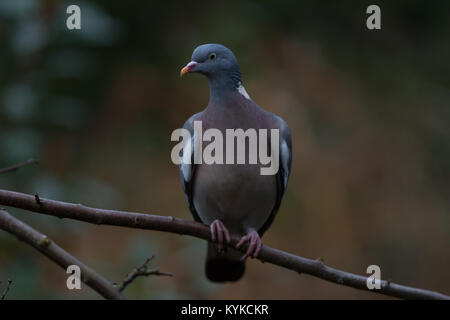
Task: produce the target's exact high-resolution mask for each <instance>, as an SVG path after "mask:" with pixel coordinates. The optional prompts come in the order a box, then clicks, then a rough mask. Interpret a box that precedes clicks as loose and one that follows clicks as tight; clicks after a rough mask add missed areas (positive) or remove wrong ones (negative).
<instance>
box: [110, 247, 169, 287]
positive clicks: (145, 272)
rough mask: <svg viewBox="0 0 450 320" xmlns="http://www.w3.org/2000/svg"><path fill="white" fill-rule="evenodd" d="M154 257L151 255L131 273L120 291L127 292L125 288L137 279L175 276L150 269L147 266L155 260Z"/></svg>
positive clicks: (123, 282)
mask: <svg viewBox="0 0 450 320" xmlns="http://www.w3.org/2000/svg"><path fill="white" fill-rule="evenodd" d="M154 257H155V256H154V255H151V256H150V257H148V258H147V259H145V261H144V262H143V263H142V264H141V265H140V266H139V267H137V268H135V269H134V270H133V271H132V272H130V273H129V274H128V275H127V277H126V278H125V279H124V280H123V281H122V284H121V285H120V286H119V291H120V292H122V291H123V290H125V288H126V287H127V286H128V285H129V284H131V283H132V282H133V281H134V279H136V278H137V277H148V276H153V275H155V276H169V277H171V276H173V274H172V273H170V272H161V271H159V270H155V269H148V268H147V265H148V263H149V262H150V261H151V260H152V259H153V258H154Z"/></svg>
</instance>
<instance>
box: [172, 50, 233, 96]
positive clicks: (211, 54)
mask: <svg viewBox="0 0 450 320" xmlns="http://www.w3.org/2000/svg"><path fill="white" fill-rule="evenodd" d="M191 60H192V61H191V62H189V63H188V64H187V65H186V66H185V67H184V68H183V69H182V70H181V76H183V75H185V74H188V73H200V74H203V75H205V76H206V77H207V78H208V80H209V84H210V88H211V96H212V97H214V96H217V95H221V94H223V93H226V92H228V91H230V90H237V89H238V88H239V86H240V85H241V84H242V78H241V71H240V68H239V64H238V62H237V59H236V57H235V56H234V54H233V52H232V51H231V50H230V49H228V48H227V47H225V46H223V45H220V44H214V43H209V44H203V45H201V46H198V47H197V48H196V49H195V50H194V52H193V53H192V58H191Z"/></svg>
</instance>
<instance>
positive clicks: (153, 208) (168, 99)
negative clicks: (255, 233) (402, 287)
mask: <svg viewBox="0 0 450 320" xmlns="http://www.w3.org/2000/svg"><path fill="white" fill-rule="evenodd" d="M69 4H77V5H79V6H80V7H81V14H82V21H81V23H82V29H81V30H79V31H69V30H68V29H67V28H66V22H65V20H66V18H67V16H68V15H67V14H66V8H67V6H68V5H69ZM369 4H378V5H379V6H380V7H381V11H382V14H381V18H382V30H378V31H370V30H368V29H367V28H366V18H367V17H368V15H367V14H366V8H367V6H368V5H369ZM449 16H450V2H449V1H411V0H409V1H376V2H368V1H367V2H366V1H359V2H356V1H285V2H280V1H227V2H224V1H222V2H214V1H189V2H188V1H186V2H185V3H181V2H171V1H159V2H153V1H127V2H124V1H69V2H65V1H57V0H48V1H31V0H3V1H1V2H0V41H1V43H0V167H6V166H9V165H12V164H15V163H17V162H21V161H24V160H26V159H28V158H38V159H40V160H41V165H40V166H38V167H28V168H24V169H22V170H20V171H18V172H16V173H9V174H5V175H2V176H0V188H3V189H9V190H15V191H20V192H25V193H32V194H34V193H35V192H39V194H40V195H41V196H42V197H46V198H52V199H56V200H62V201H69V202H76V203H83V204H85V205H89V206H97V207H102V208H110V209H123V210H130V211H138V212H148V213H155V214H160V215H173V216H176V217H180V218H188V219H191V217H190V214H189V212H188V209H187V207H186V204H185V200H184V195H183V192H182V189H181V185H180V181H179V173H178V168H177V166H175V165H174V164H172V162H171V161H170V150H171V148H172V146H173V145H174V143H173V142H171V141H170V135H171V132H172V131H173V130H174V129H176V128H179V127H181V126H182V125H183V123H184V121H185V120H186V119H187V118H188V117H189V116H190V115H191V114H193V113H195V112H198V111H200V110H201V109H202V108H204V107H205V106H206V104H207V102H208V94H209V90H208V87H207V81H206V79H204V78H203V77H200V76H198V75H193V76H188V77H186V78H183V79H182V80H181V79H180V77H179V70H180V68H181V67H183V66H184V65H185V64H186V63H187V62H189V61H190V56H191V53H192V51H193V49H194V48H195V47H196V46H197V45H200V44H203V43H209V42H215V43H221V44H224V45H226V46H228V47H229V48H231V49H232V50H233V51H234V53H235V55H236V56H237V58H238V60H239V62H240V65H241V70H242V73H243V79H244V84H245V87H246V89H247V91H248V93H249V94H250V96H251V97H252V99H253V100H254V101H255V102H256V103H258V104H259V105H261V106H262V107H264V108H265V109H267V110H269V111H272V112H275V113H277V114H278V115H280V116H282V117H283V118H284V119H286V120H287V122H288V123H289V126H290V127H291V131H292V136H293V150H294V155H293V165H292V167H293V170H292V174H291V180H290V183H289V187H288V190H287V194H286V196H285V199H284V203H283V204H282V207H281V210H280V212H279V214H278V217H277V219H276V220H275V223H274V224H273V226H272V228H271V229H270V230H269V231H268V232H267V234H266V235H265V236H264V238H263V241H264V243H266V244H268V245H270V246H273V247H276V248H279V249H282V250H286V251H288V252H292V253H295V254H298V255H302V256H305V257H309V258H318V257H322V258H324V259H325V262H326V263H327V264H329V265H331V266H333V267H337V268H340V269H344V270H346V271H350V272H354V273H359V274H364V273H365V271H366V268H367V266H368V265H371V264H377V265H379V266H380V267H381V273H382V277H383V278H385V279H392V280H394V281H396V282H399V283H402V284H406V285H412V286H417V287H422V288H425V289H433V290H438V291H442V292H444V293H447V294H448V293H450V275H449V272H448V270H449V268H450V250H449V243H450V211H449V210H450V197H449V192H450V180H449V179H450V129H449V123H450V90H449V89H450V60H449V58H448V57H449V56H450V39H449V38H450V19H449ZM10 212H11V213H12V214H14V215H15V216H17V217H19V218H21V219H23V220H24V221H25V222H26V223H28V224H30V225H31V226H33V227H35V228H37V229H38V230H40V231H41V232H43V233H45V234H47V235H48V236H49V237H51V238H53V239H54V240H55V241H56V242H57V243H59V244H60V245H61V246H62V247H63V248H65V249H67V250H68V251H69V252H71V253H72V254H74V255H75V256H77V257H78V258H80V259H81V260H82V261H84V262H85V263H86V264H88V265H90V266H91V267H93V268H95V269H96V270H97V271H99V272H100V273H102V274H103V275H105V276H106V277H107V278H108V279H110V280H111V281H120V280H122V279H123V278H124V276H125V275H126V274H127V273H128V272H129V271H131V269H132V268H134V267H135V266H137V265H139V264H140V263H141V262H142V261H143V260H144V259H145V258H146V257H147V256H149V255H150V254H155V255H156V258H155V260H154V261H153V262H152V264H151V266H154V267H158V268H159V269H161V270H163V271H169V272H173V273H174V274H175V277H173V278H166V277H152V278H142V279H140V280H137V281H135V282H134V283H133V284H132V285H131V286H130V287H129V288H128V289H127V291H126V294H127V296H128V297H130V298H138V299H144V298H145V299H166V298H192V299H202V298H207V299H215V298H219V299H220V298H228V299H315V298H330V299H336V298H339V299H353V298H370V299H372V298H381V296H378V295H375V294H371V293H367V292H360V291H357V290H354V289H350V288H346V287H342V286H338V285H335V284H330V283H327V282H325V281H323V280H320V279H316V278H312V277H310V276H307V275H300V276H298V275H297V274H295V273H293V272H291V271H289V270H285V269H282V268H279V267H276V266H273V265H270V264H261V263H260V262H259V261H253V260H252V261H249V262H248V264H247V273H246V275H245V277H244V278H243V279H242V280H241V281H240V282H238V283H236V284H227V285H216V284H213V283H210V282H208V281H207V280H206V278H205V276H204V273H203V267H204V266H203V263H204V255H205V252H206V251H205V248H206V244H205V242H204V241H202V240H199V239H194V238H189V237H179V236H176V235H172V234H163V233H158V232H152V231H140V230H130V229H124V228H116V227H105V226H95V225H90V224H85V223H81V222H76V221H60V220H59V219H56V218H52V217H47V216H43V215H38V214H34V213H29V212H24V211H20V210H13V209H11V210H10ZM66 277H67V275H66V274H65V272H64V271H63V270H61V269H60V268H59V267H57V266H56V265H54V264H53V263H52V262H50V261H49V260H47V258H45V257H44V256H42V255H40V254H38V253H37V252H36V251H35V250H33V249H31V248H30V247H29V246H27V245H25V244H23V243H21V242H18V241H17V239H15V238H14V237H12V236H11V235H9V234H7V233H5V232H0V281H2V285H0V289H2V288H3V287H4V284H5V282H6V280H7V279H8V278H11V279H12V280H13V281H14V283H13V285H12V287H11V290H10V292H9V294H8V298H9V299H17V298H20V299H36V298H42V299H53V298H62V299H72V298H98V297H99V296H98V295H97V294H96V293H94V292H93V291H91V290H90V289H89V288H88V287H86V286H83V289H82V290H81V291H78V292H76V291H69V290H67V288H66V286H65V282H66Z"/></svg>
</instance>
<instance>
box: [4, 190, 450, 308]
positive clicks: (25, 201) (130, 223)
mask: <svg viewBox="0 0 450 320" xmlns="http://www.w3.org/2000/svg"><path fill="white" fill-rule="evenodd" d="M0 204H1V205H5V206H10V207H15V208H20V209H25V210H29V211H33V212H38V213H43V214H47V215H51V216H55V217H59V218H69V219H74V220H80V221H85V222H89V223H94V224H99V225H112V226H121V227H129V228H138V229H147V230H157V231H165V232H171V233H178V234H183V235H190V236H193V237H197V238H200V239H204V240H210V239H211V234H210V231H209V227H208V226H206V225H204V224H201V223H198V222H194V221H189V220H183V219H178V218H174V217H170V216H169V217H167V216H158V215H152V214H143V213H134V212H126V211H117V210H105V209H97V208H90V207H86V206H83V205H81V204H73V203H66V202H61V201H55V200H48V199H44V198H40V199H39V203H38V202H37V201H36V199H35V196H32V195H27V194H23V193H18V192H13V191H8V190H1V189H0ZM239 238H240V237H239V236H238V235H232V236H231V243H230V246H233V247H234V246H235V245H236V244H237V243H238V241H239ZM240 250H241V251H242V252H246V250H247V245H245V246H243V247H242V248H240ZM258 259H259V260H261V261H262V262H269V263H272V264H275V265H278V266H281V267H284V268H286V269H290V270H293V271H296V272H298V273H306V274H309V275H312V276H315V277H317V278H321V279H324V280H327V281H330V282H333V283H336V284H340V285H344V286H348V287H352V288H356V289H360V290H365V291H371V292H374V293H379V294H384V295H387V296H391V297H397V298H402V299H446V300H450V296H447V295H444V294H442V293H438V292H434V291H429V290H424V289H418V288H413V287H408V286H404V285H399V284H396V283H393V282H391V281H386V280H381V289H374V290H369V289H368V288H367V277H364V276H361V275H357V274H352V273H349V272H345V271H342V270H338V269H334V268H331V267H329V266H326V265H325V264H324V262H323V261H322V260H321V259H318V260H312V259H307V258H303V257H299V256H296V255H293V254H290V253H287V252H283V251H281V250H277V249H274V248H270V247H268V246H265V245H263V247H262V249H261V251H260V253H259V256H258Z"/></svg>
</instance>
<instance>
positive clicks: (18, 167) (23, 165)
mask: <svg viewBox="0 0 450 320" xmlns="http://www.w3.org/2000/svg"><path fill="white" fill-rule="evenodd" d="M32 164H39V160H35V159H28V160H27V161H24V162H21V163H18V164H16V165H14V166H11V167H8V168H4V169H0V174H3V173H7V172H13V171H17V170H19V169H20V168H22V167H26V166H29V165H32Z"/></svg>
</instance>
